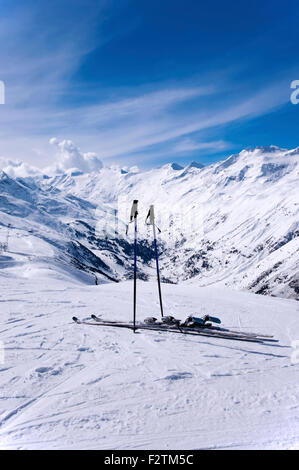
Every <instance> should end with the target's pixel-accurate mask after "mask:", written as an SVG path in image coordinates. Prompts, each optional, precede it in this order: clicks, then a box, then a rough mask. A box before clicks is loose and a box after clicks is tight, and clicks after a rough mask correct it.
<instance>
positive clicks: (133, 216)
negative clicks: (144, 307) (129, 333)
mask: <svg viewBox="0 0 299 470" xmlns="http://www.w3.org/2000/svg"><path fill="white" fill-rule="evenodd" d="M137 205H138V200H136V199H135V200H134V201H133V204H132V209H131V215H130V222H129V224H130V223H131V222H133V221H134V291H133V325H134V327H133V331H134V333H135V331H136V280H137V215H138V210H137ZM129 224H128V226H127V232H126V233H128V229H129Z"/></svg>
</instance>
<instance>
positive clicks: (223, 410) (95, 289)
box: [0, 257, 299, 449]
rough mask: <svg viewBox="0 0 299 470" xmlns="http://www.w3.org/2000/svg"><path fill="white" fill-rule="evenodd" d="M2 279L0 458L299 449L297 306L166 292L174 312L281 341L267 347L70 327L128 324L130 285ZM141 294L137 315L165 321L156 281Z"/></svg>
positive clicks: (52, 275) (42, 270)
mask: <svg viewBox="0 0 299 470" xmlns="http://www.w3.org/2000/svg"><path fill="white" fill-rule="evenodd" d="M0 263H5V259H3V257H2V259H1V260H0ZM11 269H13V270H14V271H13V273H12V271H11ZM0 279H1V286H2V288H1V296H0V305H1V341H2V342H3V343H4V352H5V358H4V362H3V364H1V365H0V383H1V386H0V448H1V449H11V448H13V449H203V448H204V449H256V448H262V449H290V448H296V446H298V443H299V364H293V363H292V361H291V355H292V352H293V349H292V348H291V343H292V341H294V340H298V339H299V317H298V303H297V302H296V301H294V300H288V299H278V298H271V297H264V296H257V295H254V294H251V293H245V292H236V291H234V292H233V291H231V290H229V289H225V288H215V287H201V288H195V287H194V286H188V285H170V284H163V285H162V289H163V294H164V300H165V312H166V313H168V314H174V315H175V316H177V317H179V318H183V317H184V316H185V315H186V314H190V313H193V314H194V313H198V314H199V313H201V314H202V313H207V312H209V313H211V314H212V313H213V314H215V315H217V316H220V317H221V318H222V321H223V326H226V327H230V328H236V329H241V330H242V331H243V330H244V331H247V330H249V331H257V332H259V333H265V334H273V335H275V337H276V338H278V339H279V343H278V344H277V343H275V344H271V345H269V344H268V345H266V344H255V343H245V342H239V341H231V340H225V339H219V338H210V337H194V336H183V335H182V336H181V335H178V334H171V333H164V332H160V333H159V332H153V331H142V332H137V333H136V334H134V333H133V332H132V331H130V330H123V329H116V328H106V327H105V328H104V327H100V326H88V325H77V324H75V323H73V322H72V320H71V317H72V316H73V315H76V316H78V317H80V318H88V317H89V316H90V314H92V313H96V314H98V315H102V317H103V318H105V319H110V320H126V321H127V320H130V319H131V317H132V282H129V281H127V282H122V283H118V284H115V283H109V284H108V283H107V284H102V285H99V286H91V285H86V284H85V283H83V282H81V281H79V280H75V279H74V278H70V277H69V276H67V275H66V273H64V272H61V273H60V275H58V274H57V271H53V272H51V270H49V269H48V270H47V269H46V266H39V267H38V266H37V267H36V269H35V271H34V270H31V271H26V272H24V271H23V270H21V269H20V270H19V271H18V272H17V268H16V267H13V268H12V267H10V268H5V269H1V271H0ZM138 294H139V295H138V318H139V319H143V318H144V317H146V316H149V315H152V314H155V315H158V312H159V306H158V297H157V286H156V283H153V282H142V281H139V282H138Z"/></svg>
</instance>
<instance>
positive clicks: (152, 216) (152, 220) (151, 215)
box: [127, 199, 163, 333]
mask: <svg viewBox="0 0 299 470" xmlns="http://www.w3.org/2000/svg"><path fill="white" fill-rule="evenodd" d="M137 216H138V200H136V199H135V200H134V201H133V204H132V208H131V215H130V222H129V224H130V223H132V222H134V295H133V324H134V333H135V330H136V281H137ZM148 219H149V225H152V226H153V235H154V247H155V258H156V268H157V281H158V290H159V301H160V309H161V317H162V318H163V304H162V293H161V283H160V270H159V259H158V247H157V235H156V228H157V229H158V231H159V232H160V231H161V230H160V229H159V227H157V226H156V224H155V211H154V206H153V205H151V206H150V208H149V211H148V214H147V216H146V219H145V223H147V221H148ZM129 224H128V226H127V233H128V228H129Z"/></svg>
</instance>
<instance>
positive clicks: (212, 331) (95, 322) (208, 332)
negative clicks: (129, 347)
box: [73, 315, 277, 343]
mask: <svg viewBox="0 0 299 470" xmlns="http://www.w3.org/2000/svg"><path fill="white" fill-rule="evenodd" d="M91 320H92V321H89V320H79V319H78V318H77V317H73V321H74V322H75V323H77V324H79V325H90V326H105V327H112V328H126V329H130V330H133V331H135V330H150V331H163V332H170V333H180V334H184V335H193V336H205V337H212V338H222V339H229V340H235V341H246V342H251V343H264V342H265V341H267V342H277V340H275V339H273V337H272V336H266V335H259V334H255V333H245V332H241V331H232V330H227V329H225V328H207V329H204V328H188V327H183V326H177V325H168V324H165V323H164V324H163V323H162V322H161V323H153V324H146V323H137V324H136V325H133V324H132V323H125V322H115V321H105V320H102V319H101V318H99V317H97V316H96V315H91Z"/></svg>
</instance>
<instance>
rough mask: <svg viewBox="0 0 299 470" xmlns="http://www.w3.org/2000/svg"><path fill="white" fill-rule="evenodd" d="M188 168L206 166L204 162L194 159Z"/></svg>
mask: <svg viewBox="0 0 299 470" xmlns="http://www.w3.org/2000/svg"><path fill="white" fill-rule="evenodd" d="M187 168H204V165H203V164H202V163H199V162H196V161H195V160H193V162H191V163H189V165H188V166H187Z"/></svg>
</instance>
